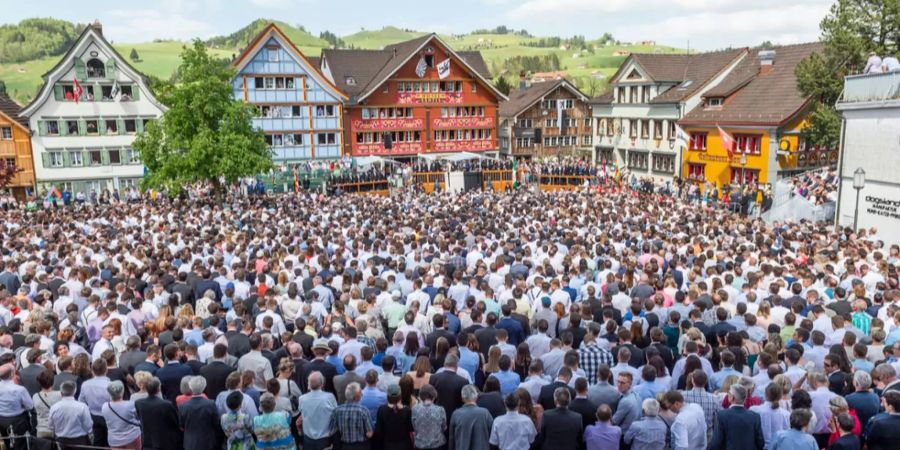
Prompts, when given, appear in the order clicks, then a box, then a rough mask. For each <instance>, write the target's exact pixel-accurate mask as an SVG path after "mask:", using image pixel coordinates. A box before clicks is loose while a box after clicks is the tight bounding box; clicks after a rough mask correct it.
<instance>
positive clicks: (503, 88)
mask: <svg viewBox="0 0 900 450" xmlns="http://www.w3.org/2000/svg"><path fill="white" fill-rule="evenodd" d="M494 87H495V88H497V90H498V91H500V92H502V93H503V95H509V91H511V90H512V85H511V84H509V81H506V77H500V78H498V79H497V81H496V82H495V83H494Z"/></svg>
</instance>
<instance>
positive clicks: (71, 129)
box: [66, 120, 78, 134]
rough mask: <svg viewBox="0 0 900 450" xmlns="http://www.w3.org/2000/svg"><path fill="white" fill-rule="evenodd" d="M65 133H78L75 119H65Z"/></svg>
mask: <svg viewBox="0 0 900 450" xmlns="http://www.w3.org/2000/svg"><path fill="white" fill-rule="evenodd" d="M66 134H78V121H77V120H67V121H66Z"/></svg>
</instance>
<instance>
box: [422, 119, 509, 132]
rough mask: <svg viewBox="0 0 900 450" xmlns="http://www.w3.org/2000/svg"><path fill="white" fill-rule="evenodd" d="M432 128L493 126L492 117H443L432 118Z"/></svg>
mask: <svg viewBox="0 0 900 450" xmlns="http://www.w3.org/2000/svg"><path fill="white" fill-rule="evenodd" d="M431 123H432V125H431V126H432V128H434V129H438V130H440V129H445V128H493V127H494V118H493V117H443V118H440V119H434V120H433V121H432V122H431Z"/></svg>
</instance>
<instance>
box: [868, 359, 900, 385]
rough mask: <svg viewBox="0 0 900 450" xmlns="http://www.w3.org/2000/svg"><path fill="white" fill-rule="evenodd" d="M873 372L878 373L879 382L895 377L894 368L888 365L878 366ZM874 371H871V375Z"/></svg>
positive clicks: (895, 370)
mask: <svg viewBox="0 0 900 450" xmlns="http://www.w3.org/2000/svg"><path fill="white" fill-rule="evenodd" d="M875 371H877V372H878V379H879V380H880V381H886V379H891V378H894V377H896V376H897V369H894V366H892V365H890V364H888V363H881V364H879V365H878V366H876V367H875ZM875 371H873V374H874V372H875Z"/></svg>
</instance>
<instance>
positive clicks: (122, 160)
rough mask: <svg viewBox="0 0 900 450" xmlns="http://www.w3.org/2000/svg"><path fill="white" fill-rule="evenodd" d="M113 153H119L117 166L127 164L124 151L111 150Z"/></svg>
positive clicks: (122, 149) (121, 149)
mask: <svg viewBox="0 0 900 450" xmlns="http://www.w3.org/2000/svg"><path fill="white" fill-rule="evenodd" d="M112 151H114V152H119V164H128V161H126V160H125V149H124V148H120V149H118V150H112Z"/></svg>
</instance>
